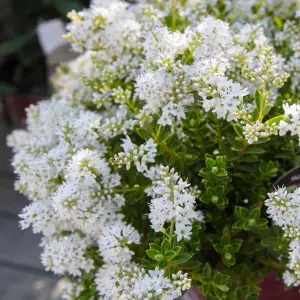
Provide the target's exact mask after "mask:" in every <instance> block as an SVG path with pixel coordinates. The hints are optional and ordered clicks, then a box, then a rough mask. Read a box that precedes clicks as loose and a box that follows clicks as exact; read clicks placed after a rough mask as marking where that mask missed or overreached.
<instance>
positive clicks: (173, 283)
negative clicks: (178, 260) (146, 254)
mask: <svg viewBox="0 0 300 300" xmlns="http://www.w3.org/2000/svg"><path fill="white" fill-rule="evenodd" d="M115 284H116V286H117V290H118V292H117V294H118V297H119V298H118V297H117V296H116V295H115V296H113V297H112V298H110V299H128V300H138V299H147V300H150V299H162V300H167V299H176V298H177V297H179V296H180V295H181V294H182V291H185V290H188V289H189V288H190V287H191V280H190V279H188V278H187V274H182V272H181V271H179V272H178V273H176V274H173V275H172V278H171V279H168V278H166V277H165V276H164V271H163V270H159V269H158V268H156V269H155V270H149V271H148V272H146V271H145V270H144V269H140V268H137V267H131V268H130V267H129V268H128V267H127V268H126V267H125V268H121V269H118V270H117V272H116V283H115Z"/></svg>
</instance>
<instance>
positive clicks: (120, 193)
mask: <svg viewBox="0 0 300 300" xmlns="http://www.w3.org/2000/svg"><path fill="white" fill-rule="evenodd" d="M242 4H243V6H242ZM297 9H298V8H297V5H296V3H294V2H293V1H291V2H289V3H288V4H280V3H279V2H277V1H273V2H271V3H270V1H266V2H265V1H257V2H256V1H249V3H248V2H247V3H244V2H240V1H228V2H223V1H213V2H211V1H209V2H202V1H201V5H200V2H198V1H169V2H168V3H164V2H163V1H148V2H145V1H143V2H141V3H135V4H128V3H125V2H123V1H119V0H114V1H109V2H105V1H99V0H94V1H93V2H92V4H91V7H90V8H89V9H85V10H83V11H80V12H76V11H75V10H73V11H71V12H70V13H69V14H68V17H69V18H70V19H71V22H70V24H68V26H67V31H68V32H67V34H66V36H65V37H66V38H67V39H68V40H69V41H70V42H71V45H72V47H73V49H74V51H77V52H79V53H81V55H80V56H79V57H78V58H77V59H76V60H74V61H72V62H71V63H69V64H65V65H63V66H61V67H59V68H58V70H57V74H56V75H55V77H54V78H53V82H54V87H55V89H56V93H55V94H54V95H53V96H52V97H51V98H50V99H49V100H47V101H43V102H40V103H39V104H38V105H35V106H31V107H30V108H29V109H28V111H27V124H28V126H27V129H26V130H21V131H20V130H19V131H14V132H13V133H12V134H11V135H10V136H9V137H8V144H9V145H10V146H11V147H12V148H13V151H14V153H15V155H14V158H13V161H12V164H13V166H14V168H15V172H16V173H17V174H18V175H19V177H18V180H17V182H16V184H15V186H16V189H17V190H19V191H20V192H21V193H23V194H25V195H26V196H27V197H28V198H29V199H30V200H31V202H30V204H29V205H28V206H27V207H25V208H24V210H23V211H22V212H21V214H20V218H21V221H20V223H21V227H22V228H23V229H25V228H28V227H30V226H31V227H32V229H33V232H34V233H42V234H43V238H42V243H41V245H42V247H43V251H42V254H41V260H42V263H43V265H44V266H45V268H46V270H49V271H53V272H54V273H55V274H58V275H64V278H65V279H64V280H65V281H64V282H65V293H64V298H65V299H77V300H83V299H86V300H88V299H176V298H178V297H180V296H182V295H183V294H185V293H186V292H187V291H188V292H187V294H186V295H185V296H186V297H188V294H189V293H191V289H194V290H195V289H198V291H199V293H198V296H199V298H201V297H202V298H203V297H205V299H208V300H209V299H221V300H222V299H224V300H225V299H226V300H227V299H228V300H239V299H248V300H250V299H258V297H259V295H260V294H262V295H264V293H265V292H266V288H263V289H264V291H263V292H262V293H261V290H262V287H264V286H265V287H266V285H265V284H264V283H263V282H266V280H268V279H267V278H269V276H270V275H269V274H270V273H271V272H273V274H275V275H276V277H277V278H278V279H280V280H283V281H284V284H285V286H286V288H292V287H297V286H299V284H300V275H299V274H300V269H299V264H298V262H299V259H300V250H299V249H300V242H299V228H300V224H299V212H300V190H299V189H298V188H297V182H298V181H297V180H299V178H300V176H299V174H298V169H294V168H295V167H297V166H298V163H299V153H298V147H299V136H300V131H299V119H300V106H299V104H297V101H298V98H297V97H298V94H297V89H298V81H299V63H298V64H297V62H298V61H299V40H298V38H299V36H298V31H297V30H296V29H295V28H296V27H297V26H298V25H297V24H298V23H297V22H296V18H297V17H298V15H299V10H297ZM290 170H292V171H291V172H289V171H290ZM282 176H283V177H282ZM278 178H280V179H278ZM274 272H275V273H274ZM271 274H272V273H271ZM272 276H273V275H272ZM273 277H274V276H273ZM266 293H267V294H265V295H266V296H262V297H266V299H271V298H270V297H273V296H270V295H271V294H268V292H266ZM292 293H293V292H292ZM296 293H298V290H297V288H296ZM194 295H195V293H194ZM286 295H289V294H286ZM290 295H291V294H290ZM284 297H285V298H286V299H288V298H287V296H284ZM297 297H299V295H298V294H297ZM262 299H264V298H262ZM272 299H273V298H272ZM289 299H295V298H292V296H291V297H290V298H289Z"/></svg>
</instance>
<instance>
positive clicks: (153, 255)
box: [146, 249, 161, 260]
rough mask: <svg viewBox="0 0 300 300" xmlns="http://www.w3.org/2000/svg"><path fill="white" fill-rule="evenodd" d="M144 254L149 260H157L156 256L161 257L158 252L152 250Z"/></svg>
mask: <svg viewBox="0 0 300 300" xmlns="http://www.w3.org/2000/svg"><path fill="white" fill-rule="evenodd" d="M146 253H147V255H148V256H149V257H150V258H152V259H154V260H157V258H158V257H157V255H161V253H160V252H158V251H156V250H152V249H150V250H147V251H146Z"/></svg>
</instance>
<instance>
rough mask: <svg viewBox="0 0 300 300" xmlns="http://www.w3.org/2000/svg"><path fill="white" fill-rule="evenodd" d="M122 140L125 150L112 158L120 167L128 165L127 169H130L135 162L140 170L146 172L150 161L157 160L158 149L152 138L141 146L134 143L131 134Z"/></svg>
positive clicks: (112, 161)
mask: <svg viewBox="0 0 300 300" xmlns="http://www.w3.org/2000/svg"><path fill="white" fill-rule="evenodd" d="M122 141H123V144H122V147H123V149H124V151H125V152H120V153H118V154H117V155H115V156H114V157H113V158H111V160H110V162H111V163H112V164H117V165H118V167H119V168H120V167H121V166H122V165H126V169H127V170H129V169H130V167H131V164H132V163H133V164H134V165H135V166H136V169H137V171H138V172H144V171H146V170H147V169H148V167H147V164H148V163H153V162H155V160H154V158H155V156H156V152H157V149H156V144H155V143H154V141H153V139H152V138H151V139H149V140H148V141H147V142H146V143H145V144H142V145H140V146H137V145H135V144H133V143H132V141H131V139H130V137H129V136H126V138H125V139H122Z"/></svg>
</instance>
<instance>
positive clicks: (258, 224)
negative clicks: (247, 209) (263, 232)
mask: <svg viewBox="0 0 300 300" xmlns="http://www.w3.org/2000/svg"><path fill="white" fill-rule="evenodd" d="M267 224H268V220H267V219H259V220H257V221H256V224H255V227H256V228H257V229H265V228H268V225H267Z"/></svg>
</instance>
